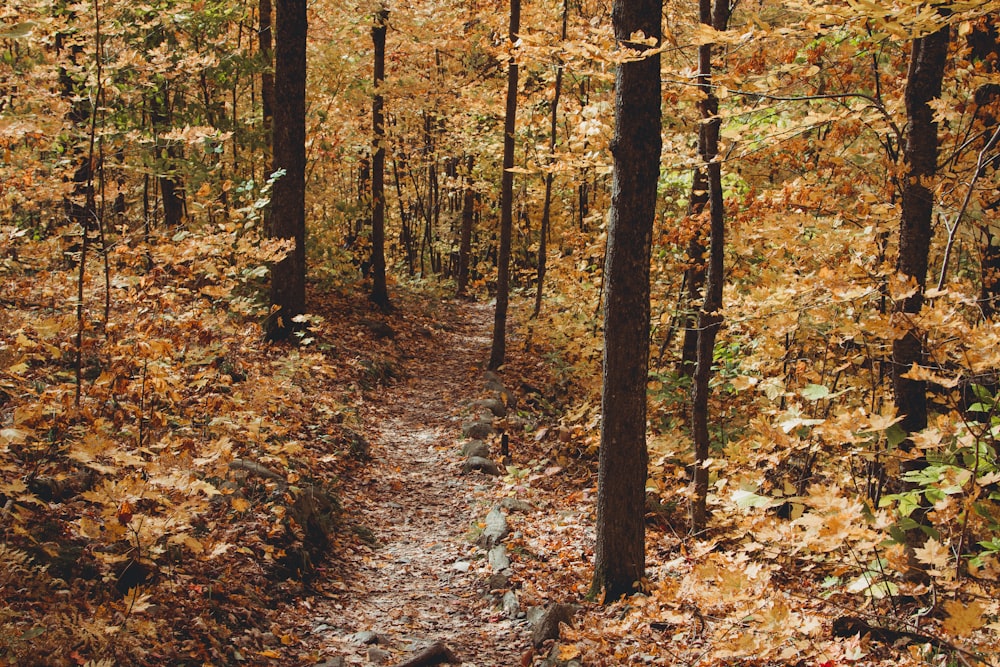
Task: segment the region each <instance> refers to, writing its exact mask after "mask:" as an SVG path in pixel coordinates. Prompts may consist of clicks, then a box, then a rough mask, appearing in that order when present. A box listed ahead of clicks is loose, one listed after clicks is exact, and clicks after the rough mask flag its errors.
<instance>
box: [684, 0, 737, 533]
mask: <svg viewBox="0 0 1000 667" xmlns="http://www.w3.org/2000/svg"><path fill="white" fill-rule="evenodd" d="M729 13H730V5H729V0H714V2H713V0H700V2H699V14H700V18H701V22H702V23H704V24H706V25H711V26H712V27H713V28H715V29H716V30H719V31H722V30H725V29H726V28H727V27H728V25H729ZM711 81H712V45H711V44H704V45H702V46H701V47H699V51H698V84H699V85H700V86H702V89H703V92H704V95H705V96H704V98H703V99H702V101H701V105H700V106H701V117H702V128H701V134H700V135H699V141H698V143H699V146H700V148H701V157H702V160H704V162H705V174H706V176H707V179H706V180H707V185H708V206H709V247H708V266H707V267H706V271H705V298H704V300H703V302H702V305H701V311H700V312H699V313H698V331H697V345H696V352H697V354H696V364H695V369H694V377H693V378H692V379H693V382H692V395H691V433H692V436H693V438H694V459H695V463H694V468H693V475H692V477H693V482H694V499H693V501H692V505H691V527H692V529H693V530H695V531H699V530H703V529H704V528H705V525H706V523H707V522H708V512H707V508H706V504H707V497H708V470H707V469H706V468H705V467H704V465H702V464H703V463H704V462H705V461H707V460H708V458H709V447H710V445H711V438H710V434H709V432H708V398H709V393H710V388H709V381H710V380H711V379H712V362H713V361H714V357H715V339H716V336H717V334H718V333H719V329H720V328H721V327H722V316H721V315H720V314H719V311H720V310H721V308H722V285H723V282H724V280H725V275H724V269H725V267H724V265H723V258H724V255H723V250H724V247H725V240H726V239H725V234H726V224H725V212H724V210H723V200H722V164H721V163H720V162H719V160H718V157H719V156H718V153H719V131H720V129H721V125H722V122H721V120H720V119H719V117H718V114H719V100H718V98H717V97H716V96H715V93H714V92H713V89H712V86H711Z"/></svg>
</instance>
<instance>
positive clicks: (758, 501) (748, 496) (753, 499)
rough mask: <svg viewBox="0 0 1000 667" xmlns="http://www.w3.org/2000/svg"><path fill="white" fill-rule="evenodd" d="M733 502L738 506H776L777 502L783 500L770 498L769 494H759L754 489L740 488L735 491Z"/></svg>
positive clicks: (779, 502)
mask: <svg viewBox="0 0 1000 667" xmlns="http://www.w3.org/2000/svg"><path fill="white" fill-rule="evenodd" d="M733 502H735V503H736V506H737V507H743V508H746V507H765V508H766V507H774V506H775V505H777V504H781V501H778V500H775V499H774V498H768V497H767V496H761V495H757V494H756V493H754V492H753V491H748V490H747V489H738V490H736V491H734V492H733Z"/></svg>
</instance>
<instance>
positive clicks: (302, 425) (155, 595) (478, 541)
mask: <svg viewBox="0 0 1000 667" xmlns="http://www.w3.org/2000/svg"><path fill="white" fill-rule="evenodd" d="M229 243H230V241H229V240H226V239H224V242H223V243H222V246H221V250H220V252H218V253H214V252H210V251H213V247H212V246H210V245H207V242H206V238H205V237H199V236H195V235H192V236H190V237H181V236H176V237H174V239H173V243H172V245H171V244H166V243H163V244H159V245H157V244H151V245H150V246H148V247H144V246H136V247H135V248H132V247H130V246H128V245H127V244H121V245H120V246H117V247H116V250H115V252H116V254H115V255H114V256H112V257H111V261H110V262H109V267H108V271H109V274H106V275H107V276H108V279H107V280H104V279H103V276H101V275H100V273H98V272H94V275H93V276H91V277H90V278H89V279H88V282H87V283H86V285H85V287H86V289H85V290H84V293H85V295H87V299H86V302H85V304H84V306H85V307H84V308H83V309H81V311H78V310H77V309H76V307H75V305H74V304H75V300H74V299H75V293H76V287H77V286H76V283H75V282H74V280H73V279H70V278H67V272H66V268H65V267H64V266H63V267H60V266H59V265H58V264H57V263H54V262H52V257H57V256H59V255H60V254H61V247H60V246H59V244H58V240H57V239H52V240H51V241H49V242H48V245H44V244H40V243H39V244H31V245H29V246H25V247H24V248H23V249H22V252H21V253H20V254H19V255H18V256H17V260H16V261H13V260H12V261H11V262H8V264H9V266H8V267H7V271H8V275H7V278H8V279H7V280H6V281H4V282H3V283H2V284H0V305H2V306H3V308H2V310H0V418H2V422H0V601H2V604H0V664H10V665H51V666H53V667H63V666H65V667H73V666H79V665H90V666H91V667H111V666H112V665H116V664H117V665H141V666H144V667H145V666H154V665H190V666H192V667H193V666H194V665H278V666H285V665H288V666H292V665H311V664H318V665H322V666H323V667H336V666H337V665H404V664H407V661H408V660H409V659H410V658H411V656H413V655H415V654H419V653H420V652H421V650H422V649H424V648H425V647H427V646H430V645H433V644H436V643H438V642H440V643H442V644H444V645H446V646H447V647H448V648H449V649H450V650H451V651H452V652H453V653H454V654H455V655H456V656H457V659H458V660H459V661H460V663H461V664H463V665H465V666H466V667H472V666H478V667H506V666H514V665H522V666H524V667H528V666H530V665H536V666H538V665H542V664H546V665H566V666H569V665H573V664H574V661H577V662H576V664H584V665H588V666H592V667H599V666H607V667H611V666H614V665H631V664H654V665H691V666H695V665H697V666H699V667H702V666H718V665H729V664H736V663H738V664H741V665H748V666H749V665H759V666H762V667H763V666H772V665H773V666H777V665H803V666H805V665H817V666H821V667H833V666H834V665H858V666H861V665H878V666H880V667H881V666H888V665H904V664H905V665H920V664H940V665H946V664H956V665H958V664H964V665H980V664H981V665H992V666H993V667H996V666H997V664H998V663H997V659H996V657H995V655H994V654H995V651H994V650H993V648H994V647H995V645H996V637H997V633H998V632H1000V602H998V600H1000V595H998V594H997V591H998V584H997V582H998V581H1000V568H998V567H997V566H996V565H995V564H994V563H992V562H987V563H986V564H985V565H983V566H982V567H980V568H979V569H978V570H977V571H976V572H975V576H974V577H973V576H970V577H967V578H964V579H962V580H958V579H955V578H954V577H949V576H945V575H946V574H947V573H940V572H939V573H938V574H935V577H937V579H936V580H934V581H936V582H937V583H934V582H932V585H927V584H924V583H918V582H911V581H907V580H903V579H900V578H898V577H894V576H892V574H891V571H890V569H887V568H892V567H895V564H896V563H898V562H899V561H900V560H901V559H902V558H903V557H904V555H903V554H902V552H901V550H900V548H898V547H899V545H891V544H888V543H887V542H886V534H885V532H884V526H881V525H878V524H879V521H882V519H880V518H879V517H878V516H876V517H875V518H874V520H869V519H868V518H866V515H865V512H866V507H865V505H864V504H863V503H862V502H860V501H859V500H858V497H857V494H856V493H855V492H854V491H852V489H851V487H850V482H851V479H850V476H849V474H850V472H851V470H848V469H847V468H848V466H845V465H841V466H840V467H839V469H837V470H828V471H826V470H825V471H822V472H821V473H816V474H814V475H813V476H812V478H811V479H812V480H813V483H812V484H811V485H810V486H809V487H808V488H807V489H804V490H803V494H802V495H798V496H796V497H794V498H791V499H789V502H787V503H784V505H788V506H789V507H791V508H792V510H793V511H791V512H786V513H782V511H781V509H782V508H781V505H782V503H777V502H776V501H775V502H772V499H767V498H762V497H759V496H756V495H754V494H752V493H748V492H747V491H745V490H744V489H743V488H742V487H740V486H739V480H740V479H741V477H746V478H748V479H750V478H756V477H759V476H760V471H761V470H766V471H767V473H768V474H772V475H773V474H775V473H777V472H780V471H782V470H783V469H784V468H787V462H788V457H789V456H791V454H790V453H789V452H786V451H784V450H783V449H782V447H781V444H780V442H781V440H780V433H778V432H776V431H774V432H771V435H772V436H774V440H773V442H771V441H770V440H768V441H765V442H764V444H762V445H761V447H760V451H754V452H740V451H726V452H724V453H723V454H724V456H725V457H726V464H727V465H728V466H729V467H728V468H727V469H726V474H727V475H729V477H730V478H731V481H728V482H727V478H724V477H722V476H721V475H720V478H719V480H718V481H717V483H716V485H715V487H714V490H713V493H712V497H711V498H710V503H711V508H712V510H713V517H712V521H711V524H710V528H709V530H708V531H706V532H704V533H701V534H697V535H693V534H692V533H691V531H690V527H689V525H688V521H687V513H686V506H687V502H686V499H687V493H688V486H689V485H688V482H687V466H688V464H689V461H690V454H689V447H688V446H687V444H686V442H685V440H684V439H683V437H682V435H683V405H684V402H683V397H681V398H680V399H679V400H678V401H677V405H678V406H681V407H679V408H678V409H677V413H678V415H679V417H678V421H677V422H676V425H674V426H671V427H670V429H665V430H661V431H658V432H655V433H653V434H652V435H651V438H650V443H649V447H650V468H649V471H650V479H651V485H652V486H651V487H650V489H648V490H647V501H648V502H647V516H646V519H647V527H648V529H647V549H646V552H647V567H646V571H647V577H648V579H647V580H646V581H644V582H641V583H642V586H643V587H644V589H645V590H646V592H647V594H646V595H637V596H633V597H632V598H630V599H627V600H622V601H618V602H615V603H612V604H608V605H599V604H596V603H591V602H586V601H585V600H584V596H585V594H586V593H587V591H588V589H589V585H590V577H591V574H592V567H593V542H594V534H593V512H594V504H595V495H596V468H597V457H596V451H597V445H598V441H599V431H600V429H599V409H598V406H599V398H598V396H597V395H596V389H595V387H596V386H597V380H598V379H599V354H597V355H595V353H594V349H593V346H592V345H590V346H589V347H588V345H586V344H585V342H586V341H585V340H583V339H587V340H589V338H588V336H593V332H592V331H588V332H586V334H585V335H581V336H580V337H579V338H580V340H574V339H573V333H572V329H567V328H565V326H564V325H565V322H562V323H560V322H558V321H557V320H555V319H550V318H554V317H558V313H557V311H556V309H555V308H553V309H552V313H551V314H548V315H546V314H545V313H543V318H541V319H540V320H529V319H528V317H527V316H526V313H524V312H523V310H522V308H523V306H524V304H523V303H522V302H521V301H519V300H515V302H514V303H513V304H512V305H513V310H512V318H511V320H512V321H511V322H510V324H509V328H508V332H509V333H508V345H507V363H506V364H505V365H504V366H503V367H502V368H501V369H500V372H499V374H498V375H497V376H496V377H494V378H491V380H492V381H493V382H494V383H495V382H497V381H499V383H500V385H502V386H499V387H498V386H497V385H496V384H493V385H492V386H488V385H487V378H486V377H485V375H484V370H483V365H484V362H485V360H486V359H487V358H488V352H489V347H490V335H491V328H492V319H493V309H492V307H491V305H490V304H489V303H486V302H478V303H477V302H474V301H465V300H456V299H454V298H452V297H451V296H450V295H444V294H442V293H440V291H436V290H435V289H434V288H433V287H432V286H426V285H424V286H420V287H419V288H412V287H411V288H404V287H403V286H396V287H395V288H394V291H393V299H394V305H395V306H396V308H395V310H394V311H393V312H392V313H391V314H388V315H383V314H381V313H379V312H378V311H376V310H374V309H373V308H372V306H371V304H370V303H368V301H367V299H366V298H365V293H364V290H363V288H362V286H360V285H350V284H348V285H345V286H342V287H340V288H337V289H334V288H329V287H328V288H324V289H314V290H313V292H312V293H311V294H310V310H311V311H312V313H311V324H310V328H309V331H308V333H307V334H306V335H305V336H304V338H303V339H302V340H301V341H299V344H298V345H293V344H282V345H266V344H264V343H263V342H262V340H261V335H260V328H259V326H258V325H257V322H258V321H259V306H257V305H256V304H257V301H256V299H257V295H259V293H260V287H261V286H260V285H257V284H253V283H252V282H249V281H252V280H253V275H254V272H253V271H243V270H239V269H238V267H236V268H232V267H227V266H222V268H220V266H219V263H220V262H223V261H225V260H226V258H229V257H235V255H231V254H230V246H229ZM29 251H30V252H31V253H35V254H29ZM220 257H221V258H222V259H221V260H220V259H219V258H220ZM46 267H52V268H46ZM136 267H138V268H136ZM247 276H249V278H247ZM103 297H107V299H104V298H103ZM102 306H103V309H102ZM81 312H82V313H83V319H82V320H81V319H80V313H81ZM81 325H82V329H79V328H78V327H79V326H81ZM67 332H78V335H79V337H75V336H74V335H72V333H70V334H67ZM559 336H563V339H562V342H556V341H557V340H559ZM81 341H82V342H81ZM574 344H575V345H577V346H578V349H579V348H581V347H582V348H585V350H584V353H581V354H577V356H576V357H575V358H574V357H573V355H571V354H569V353H568V352H567V350H566V349H563V348H565V347H566V346H568V345H574ZM77 351H80V352H81V354H80V355H77ZM78 373H79V375H77V374H78ZM77 378H79V379H80V381H79V382H78V380H77ZM496 398H502V399H503V400H502V403H503V407H504V408H505V410H506V414H505V415H503V416H496V417H494V418H491V419H492V421H491V427H492V433H490V434H487V435H486V436H485V437H483V438H482V440H483V445H482V446H483V447H485V448H486V450H485V453H486V454H487V455H488V456H489V457H490V458H491V459H492V461H494V462H495V463H498V464H500V467H499V469H498V470H496V471H495V472H497V473H499V474H496V475H490V474H485V473H483V472H481V471H476V470H473V471H468V472H466V471H465V469H464V466H463V462H464V457H463V455H462V448H463V446H464V445H466V444H467V443H468V440H469V439H468V438H465V437H463V431H464V427H465V425H466V424H468V423H470V422H471V421H476V420H481V419H482V417H481V413H482V410H481V409H480V408H481V407H482V404H479V406H478V407H477V403H476V402H477V401H482V400H484V399H496ZM658 400H659V399H658ZM661 407H662V406H661ZM716 407H718V406H716ZM793 453H794V452H793ZM786 472H787V471H786ZM780 482H781V478H780V477H777V476H776V477H775V481H774V484H778V483H780ZM727 484H729V486H726V485H727ZM779 500H780V499H779ZM791 501H794V503H792V502H791ZM795 506H798V509H797V510H796V509H795ZM497 508H503V509H504V512H503V515H504V517H505V518H504V523H505V524H506V526H505V528H506V529H507V530H505V531H504V532H506V533H508V534H507V535H506V537H505V538H503V539H502V545H501V546H503V552H502V553H500V554H499V555H498V553H497V552H496V550H495V549H489V550H487V548H486V547H488V546H490V544H487V545H486V546H484V545H483V538H484V537H488V536H489V534H490V532H491V531H492V530H493V529H494V528H495V527H496V523H495V522H492V523H491V520H490V518H489V517H490V516H491V515H493V514H494V512H495V511H497ZM923 557H924V558H925V559H926V560H927V561H928V562H930V563H934V562H937V561H938V560H940V558H939V555H938V554H934V553H930V552H929V551H927V550H925V553H924V554H923ZM939 596H948V597H947V598H945V601H944V602H943V603H941V604H938V602H937V601H938V599H939ZM554 603H568V604H573V605H578V607H579V608H580V610H579V611H578V612H577V614H576V616H575V618H574V619H573V623H572V624H571V625H564V626H563V627H562V630H561V634H560V639H559V640H558V641H557V642H555V643H554V642H553V640H552V639H548V641H547V642H545V643H541V642H540V641H539V643H538V644H537V645H536V643H535V637H534V636H533V631H534V629H535V623H534V621H535V616H534V615H535V612H537V611H538V610H540V609H545V608H551V606H552V605H553V604H554ZM529 619H530V620H529Z"/></svg>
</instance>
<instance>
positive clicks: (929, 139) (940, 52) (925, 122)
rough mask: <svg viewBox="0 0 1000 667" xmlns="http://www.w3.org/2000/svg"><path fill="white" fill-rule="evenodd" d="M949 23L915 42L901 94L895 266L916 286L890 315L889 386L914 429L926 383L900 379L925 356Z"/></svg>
mask: <svg viewBox="0 0 1000 667" xmlns="http://www.w3.org/2000/svg"><path fill="white" fill-rule="evenodd" d="M949 32H950V30H949V27H948V26H945V27H944V28H941V29H940V30H938V31H937V32H934V33H932V34H930V35H925V36H923V37H918V38H917V39H914V40H913V46H912V49H911V54H910V68H909V74H908V77H907V81H906V90H905V92H904V101H905V104H906V118H907V125H906V142H905V145H904V146H903V161H904V167H905V172H904V174H903V184H902V188H901V190H902V192H901V201H902V215H901V217H900V222H899V258H898V260H897V262H896V270H897V271H898V272H899V274H900V275H901V276H902V277H904V278H906V279H909V280H911V281H913V284H915V286H916V287H917V289H916V291H915V292H914V293H913V294H911V295H910V296H908V297H906V298H905V299H902V300H901V301H899V302H898V303H897V304H896V306H895V313H894V315H893V317H894V318H896V319H897V321H898V322H899V323H900V324H901V325H902V326H903V327H904V328H906V332H905V333H904V334H903V335H902V336H901V337H900V338H897V339H896V340H894V341H893V342H892V386H893V390H894V394H895V405H896V412H897V414H899V415H901V416H902V417H903V420H902V421H901V422H900V428H902V429H903V431H905V432H906V433H915V432H917V431H920V430H922V429H924V428H926V426H927V394H926V389H927V386H926V384H927V383H926V382H923V381H920V380H911V379H909V378H905V377H903V374H905V373H906V372H907V371H909V370H910V368H911V367H912V366H913V364H920V363H922V362H923V360H924V348H923V338H924V334H923V332H921V331H920V330H919V329H918V328H917V326H916V325H915V324H913V323H912V317H911V316H912V315H915V314H917V313H919V312H920V309H921V308H922V307H923V303H924V289H925V287H926V286H927V264H928V255H929V253H930V244H931V236H932V229H931V216H932V214H933V211H934V195H933V192H932V191H931V187H930V179H931V178H932V177H933V176H934V175H935V174H936V173H937V155H938V136H937V123H936V122H935V121H934V110H933V109H932V108H931V106H930V104H929V103H930V102H931V100H934V99H936V98H938V97H940V95H941V82H942V80H943V78H944V69H945V64H946V62H947V58H948V42H949Z"/></svg>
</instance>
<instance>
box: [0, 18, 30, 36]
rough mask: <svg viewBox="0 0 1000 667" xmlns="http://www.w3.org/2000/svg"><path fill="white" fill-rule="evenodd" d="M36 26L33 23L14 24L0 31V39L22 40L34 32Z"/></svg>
mask: <svg viewBox="0 0 1000 667" xmlns="http://www.w3.org/2000/svg"><path fill="white" fill-rule="evenodd" d="M37 25H38V24H37V23H35V22H34V21H23V22H21V23H15V24H14V25H13V26H11V27H10V28H7V29H5V30H0V39H24V38H25V37H27V36H28V35H30V34H31V33H32V32H34V31H35V28H36V27H37Z"/></svg>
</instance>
